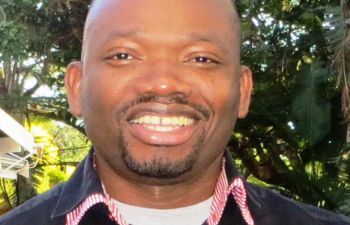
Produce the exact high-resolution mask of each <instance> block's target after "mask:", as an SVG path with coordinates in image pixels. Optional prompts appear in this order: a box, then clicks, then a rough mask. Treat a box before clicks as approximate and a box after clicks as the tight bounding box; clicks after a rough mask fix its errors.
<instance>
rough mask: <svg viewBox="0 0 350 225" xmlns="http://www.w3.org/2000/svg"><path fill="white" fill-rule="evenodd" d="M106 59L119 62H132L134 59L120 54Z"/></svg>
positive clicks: (128, 55)
mask: <svg viewBox="0 0 350 225" xmlns="http://www.w3.org/2000/svg"><path fill="white" fill-rule="evenodd" d="M108 59H112V60H119V61H130V60H133V59H134V57H133V56H132V55H130V54H128V53H125V52H120V53H117V54H114V55H112V56H110V57H108Z"/></svg>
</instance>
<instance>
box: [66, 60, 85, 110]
mask: <svg viewBox="0 0 350 225" xmlns="http://www.w3.org/2000/svg"><path fill="white" fill-rule="evenodd" d="M82 76H83V74H82V65H81V62H73V63H70V64H69V65H68V67H67V72H66V76H65V79H64V81H65V87H66V89H67V97H68V103H69V111H70V112H71V113H72V114H73V115H74V116H75V117H80V116H81V106H82V104H81V99H80V90H81V81H82Z"/></svg>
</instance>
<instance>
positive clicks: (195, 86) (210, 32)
mask: <svg viewBox="0 0 350 225" xmlns="http://www.w3.org/2000/svg"><path fill="white" fill-rule="evenodd" d="M230 4H231V3H230V1H229V0H227V1H223V0H221V1H217V0H200V1H199V0H198V1H197V0H191V1H188V0H167V1H164V0H142V1H140V0H111V1H99V2H98V3H97V4H96V5H95V7H94V8H93V10H92V11H91V14H90V19H89V22H88V23H89V24H88V26H87V30H86V32H87V33H86V36H85V40H84V57H83V61H82V66H81V68H80V67H79V66H77V64H74V65H73V66H71V67H70V68H69V69H68V73H67V78H66V82H67V83H68V84H67V87H68V94H69V100H70V106H71V109H72V110H73V112H74V113H75V114H76V115H79V114H81V115H82V116H83V118H84V122H85V129H86V132H87V135H88V137H89V138H90V139H91V141H92V143H93V145H94V147H95V151H96V154H97V157H99V158H100V159H102V161H103V163H106V164H107V165H108V166H109V167H110V168H111V169H112V170H113V171H114V172H116V173H118V174H120V175H121V176H126V177H128V176H129V177H134V178H135V177H138V178H140V179H142V177H145V178H147V179H149V178H151V179H155V180H162V179H164V178H167V179H164V180H169V179H170V180H171V179H176V178H178V177H181V176H183V175H185V174H191V173H193V174H195V173H197V174H199V173H201V172H204V171H205V169H206V168H208V167H210V166H211V164H213V163H214V162H215V163H218V161H219V159H220V158H221V156H222V154H223V151H224V148H225V145H226V144H227V142H228V140H229V137H230V135H231V130H232V129H233V127H234V124H235V121H236V118H237V117H239V116H243V115H245V113H246V111H247V108H248V105H249V95H250V88H251V80H250V72H249V71H248V70H244V72H243V73H242V71H243V70H242V69H241V66H240V62H239V38H238V37H239V34H238V32H239V29H238V22H237V21H234V20H235V18H236V17H235V16H234V12H233V11H234V10H233V8H232V6H231V5H230ZM241 74H242V76H241Z"/></svg>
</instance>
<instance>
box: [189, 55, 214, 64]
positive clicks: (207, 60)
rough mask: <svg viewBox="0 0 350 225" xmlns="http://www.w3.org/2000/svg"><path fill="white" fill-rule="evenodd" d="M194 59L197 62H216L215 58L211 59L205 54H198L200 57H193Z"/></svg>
mask: <svg viewBox="0 0 350 225" xmlns="http://www.w3.org/2000/svg"><path fill="white" fill-rule="evenodd" d="M192 61H193V62H196V63H212V62H214V61H213V60H211V59H209V58H208V57H205V56H198V57H196V58H194V59H192Z"/></svg>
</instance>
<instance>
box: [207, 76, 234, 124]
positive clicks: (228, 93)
mask: <svg viewBox="0 0 350 225" xmlns="http://www.w3.org/2000/svg"><path fill="white" fill-rule="evenodd" d="M202 93H203V95H204V96H205V99H207V101H208V103H209V105H210V106H211V108H212V111H213V113H214V114H215V115H214V116H215V117H216V119H222V117H225V116H230V117H233V116H234V115H235V113H236V111H237V110H238V102H239V85H238V84H237V83H234V82H233V81H232V80H231V79H211V80H210V82H207V83H206V85H205V86H204V88H203V90H202ZM219 115H220V117H221V118H217V117H218V116H219Z"/></svg>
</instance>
